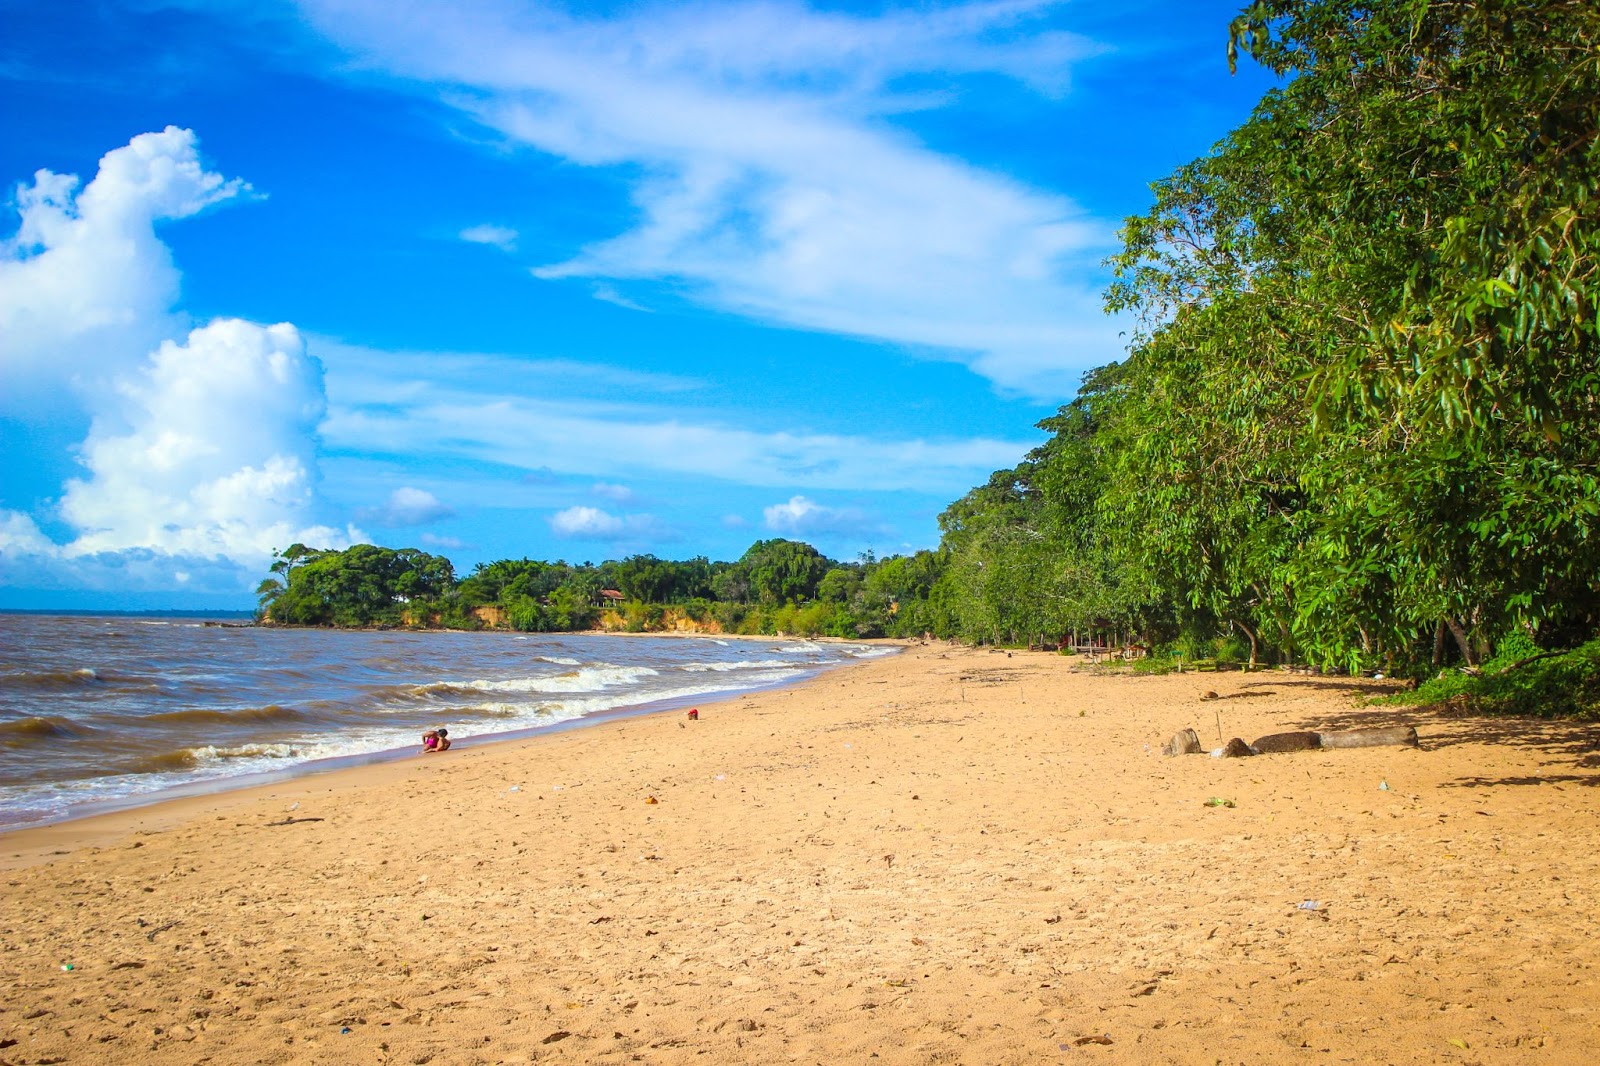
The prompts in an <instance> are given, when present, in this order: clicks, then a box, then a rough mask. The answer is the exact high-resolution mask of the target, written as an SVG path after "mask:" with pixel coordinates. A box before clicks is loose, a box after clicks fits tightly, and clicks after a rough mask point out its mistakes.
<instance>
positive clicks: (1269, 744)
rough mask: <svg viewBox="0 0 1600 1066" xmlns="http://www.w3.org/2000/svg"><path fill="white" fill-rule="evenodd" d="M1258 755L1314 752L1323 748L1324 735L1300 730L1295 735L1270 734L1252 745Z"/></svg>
mask: <svg viewBox="0 0 1600 1066" xmlns="http://www.w3.org/2000/svg"><path fill="white" fill-rule="evenodd" d="M1250 746H1251V747H1252V748H1254V749H1255V750H1256V754H1257V755H1275V754H1277V753H1279V752H1285V751H1314V750H1315V749H1317V748H1320V747H1322V734H1321V733H1312V732H1310V731H1307V730H1300V731H1297V732H1294V733H1270V734H1268V735H1267V736H1264V737H1262V738H1260V739H1259V740H1257V741H1256V742H1255V743H1254V744H1252V745H1250Z"/></svg>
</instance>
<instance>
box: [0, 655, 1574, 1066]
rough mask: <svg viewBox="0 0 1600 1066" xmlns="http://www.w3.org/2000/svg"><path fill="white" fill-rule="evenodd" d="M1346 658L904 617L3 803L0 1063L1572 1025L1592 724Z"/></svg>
mask: <svg viewBox="0 0 1600 1066" xmlns="http://www.w3.org/2000/svg"><path fill="white" fill-rule="evenodd" d="M1362 684H1363V683H1360V682H1350V681H1347V680H1334V679H1320V678H1305V677H1295V676H1290V675H1287V674H1282V673H1259V674H1249V675H1246V674H1239V673H1232V674H1201V675H1196V674H1188V675H1184V676H1168V677H1159V678H1154V677H1153V678H1130V677H1099V676H1093V675H1091V674H1088V673H1080V672H1075V670H1074V668H1073V663H1072V662H1071V661H1069V660H1067V659H1064V658H1062V657H1060V656H1055V655H1046V654H1025V653H1022V652H1018V653H1016V654H1015V655H1014V656H1007V655H1006V654H1004V653H995V652H992V651H973V650H966V649H957V648H949V647H944V646H926V647H916V648H912V649H910V650H909V651H907V652H906V653H905V654H903V655H900V656H897V657H894V658H892V659H886V660H879V661H875V662H871V663H867V664H863V665H860V666H855V667H850V668H846V669H842V670H839V671H836V672H834V673H831V674H828V675H826V676H824V677H822V678H820V679H818V680H816V681H814V682H811V683H809V684H806V685H804V686H801V687H799V688H796V689H791V690H786V691H778V692H771V693H765V694H760V695H756V696H752V697H748V698H740V699H735V700H732V701H729V702H727V703H724V704H721V705H707V706H705V707H703V708H702V709H701V720H700V721H699V722H698V723H689V722H685V720H684V715H683V714H682V713H680V712H674V713H663V714H659V715H654V716H649V717H642V718H634V719H629V720H622V721H614V722H608V723H604V724H600V725H596V726H593V727H590V728H586V729H582V730H576V731H573V732H569V733H565V734H560V735H554V736H548V737H543V738H539V739H536V740H532V741H523V742H514V743H505V744H497V745H485V746H481V747H477V748H467V749H465V750H461V749H458V750H457V751H452V752H450V753H448V754H447V755H445V756H442V757H429V758H427V759H420V758H419V759H416V760H413V761H408V762H406V763H403V764H398V765H388V766H377V767H368V768H363V769H358V770H353V771H347V772H341V773H339V774H335V775H329V776H324V777H317V778H308V779H303V780H300V781H297V782H294V783H291V784H287V785H278V786H273V787H270V788H263V789H256V790H252V791H246V792H237V793H230V794H226V795H221V796H213V797H209V798H204V799H199V800H191V801H185V802H183V803H180V804H176V805H167V806H164V807H157V808H147V809H145V810H141V811H136V812H131V813H127V814H123V815H118V816H114V817H111V818H102V819H99V820H97V821H95V822H80V823H74V824H71V825H68V826H63V827H57V828H55V829H51V830H44V831H29V832H22V833H17V834H12V835H10V836H8V837H5V838H3V839H0V858H4V859H5V860H6V862H7V863H8V864H9V866H10V869H9V870H7V871H6V872H5V873H4V874H0V876H3V877H5V879H6V882H7V886H6V887H5V889H4V897H3V898H4V909H3V915H0V946H3V950H0V1037H3V1040H0V1061H4V1062H10V1063H22V1062H27V1063H39V1062H62V1063H97V1062H117V1063H132V1062H137V1063H147V1062H155V1063H160V1062H185V1063H189V1062H216V1063H252V1064H253V1063H279V1062H297V1063H299V1062H305V1063H387V1062H394V1063H424V1062H433V1063H495V1062H530V1061H536V1062H571V1063H591V1062H593V1063H627V1062H645V1063H660V1064H671V1063H769V1062H770V1063H780V1062H805V1063H825V1064H830V1066H832V1064H838V1063H882V1064H885V1066H887V1064H895V1063H972V1064H985V1066H988V1064H997V1063H1112V1062H1124V1063H1163V1062H1176V1063H1208V1064H1209V1063H1216V1062H1223V1063H1251V1064H1255V1063H1267V1062H1302V1061H1303V1062H1358V1063H1369V1062H1392V1063H1429V1062H1443V1063H1473V1062H1481V1063H1528V1062H1538V1063H1589V1062H1593V1061H1595V1056H1596V1050H1595V1048H1596V1037H1597V1023H1600V986H1597V977H1600V970H1597V968H1596V967H1597V965H1600V946H1597V941H1596V938H1595V936H1594V932H1595V930H1594V920H1595V893H1596V888H1597V886H1600V788H1597V787H1595V786H1596V785H1597V784H1600V733H1597V731H1596V730H1595V729H1594V728H1592V727H1585V726H1575V725H1570V724H1559V725H1552V724H1539V723H1525V722H1497V721H1483V720H1479V719H1460V718H1456V719H1452V718H1448V717H1444V716H1439V715H1430V714H1425V713H1424V714H1417V713H1409V714H1406V715H1403V716H1402V715H1394V714H1392V713H1390V712H1386V711H1366V710H1359V709H1357V705H1356V703H1355V702H1354V701H1353V700H1352V698H1351V693H1352V691H1353V690H1355V689H1357V688H1358V687H1360V686H1361V685H1362ZM1364 684H1365V685H1366V686H1367V687H1368V688H1369V689H1370V688H1371V687H1372V683H1370V682H1368V683H1364ZM1207 689H1214V690H1216V691H1217V693H1218V694H1219V697H1220V698H1218V699H1215V700H1210V701H1206V700H1202V699H1201V698H1200V697H1201V694H1202V693H1203V692H1204V691H1205V690H1207ZM1217 715H1220V717H1221V720H1222V725H1223V728H1224V730H1225V731H1226V733H1227V734H1228V735H1229V736H1235V735H1237V736H1242V737H1244V738H1246V739H1253V738H1255V737H1256V736H1259V735H1262V734H1265V733H1269V732H1275V731H1281V730H1286V729H1293V728H1318V727H1332V726H1344V725H1351V724H1360V723H1366V722H1373V723H1387V722H1390V721H1393V720H1394V719H1396V718H1399V717H1404V718H1405V719H1406V720H1409V721H1413V722H1415V724H1416V725H1417V727H1418V729H1419V731H1420V732H1421V735H1422V740H1423V747H1422V750H1411V749H1404V748H1384V749H1364V750H1352V751H1327V752H1306V753H1300V754H1293V755H1275V756H1260V757H1256V758H1251V759H1239V760H1217V759H1211V758H1208V757H1206V756H1204V755H1191V756H1186V757H1182V758H1177V759H1169V758H1164V757H1162V756H1161V755H1160V754H1159V748H1160V745H1161V743H1162V742H1163V741H1164V740H1165V739H1166V738H1167V737H1168V736H1170V735H1171V734H1172V733H1173V732H1174V731H1176V730H1177V729H1179V728H1182V727H1185V726H1193V727H1195V728H1196V729H1197V730H1198V731H1199V732H1200V733H1201V735H1202V737H1204V738H1205V739H1206V740H1207V742H1208V743H1215V737H1216V734H1217V725H1216V716H1217ZM1384 782H1387V786H1388V787H1387V789H1384V788H1382V787H1381V785H1382V783H1384ZM650 797H654V798H655V799H656V800H657V801H658V802H656V803H650V802H649V800H650ZM1211 797H1218V798H1223V799H1229V800H1232V801H1233V802H1234V804H1235V806H1233V807H1231V808H1229V807H1207V806H1205V805H1204V804H1205V801H1206V800H1207V799H1209V798H1211ZM295 804H298V806H294V805H295ZM55 852H59V854H52V853H55ZM1307 900H1315V901H1317V902H1318V903H1319V904H1320V906H1319V908H1318V909H1317V910H1315V911H1308V910H1300V909H1297V907H1296V905H1297V904H1299V903H1301V902H1303V901H1307ZM67 963H70V964H71V965H72V967H73V968H72V969H71V970H70V971H68V970H64V969H63V965H64V964H67ZM1086 1038H1093V1040H1095V1041H1099V1042H1086Z"/></svg>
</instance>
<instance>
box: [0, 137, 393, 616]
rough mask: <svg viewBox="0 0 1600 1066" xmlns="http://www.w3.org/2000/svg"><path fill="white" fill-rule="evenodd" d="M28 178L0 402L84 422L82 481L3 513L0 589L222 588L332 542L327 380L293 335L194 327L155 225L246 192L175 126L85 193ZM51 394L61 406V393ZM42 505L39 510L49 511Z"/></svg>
mask: <svg viewBox="0 0 1600 1066" xmlns="http://www.w3.org/2000/svg"><path fill="white" fill-rule="evenodd" d="M79 186H80V182H79V179H78V178H77V177H75V176H72V175H61V174H55V173H52V172H50V171H47V170H41V171H38V172H37V173H36V174H35V175H34V178H33V181H32V182H31V183H30V184H25V185H22V186H20V187H19V189H18V191H17V194H16V201H15V202H16V205H17V209H18V213H19V216H20V223H19V227H18V229H17V232H16V234H15V235H14V236H13V237H12V238H10V239H8V240H6V241H4V242H3V244H0V338H3V340H4V344H3V345H0V363H3V368H4V372H5V376H6V388H5V389H4V390H0V392H3V394H4V396H5V400H4V402H3V403H0V407H4V408H5V409H6V413H7V414H14V413H15V412H13V411H12V410H11V408H12V407H13V406H15V407H16V408H18V409H20V410H21V411H23V412H24V415H23V416H24V417H32V418H37V417H38V414H37V412H38V411H39V410H40V409H41V408H40V407H39V405H38V404H37V403H36V401H37V399H38V397H40V396H49V397H51V398H52V406H50V407H49V408H48V410H50V411H51V412H52V417H53V418H54V417H60V416H62V415H63V413H64V412H65V411H66V410H69V409H70V410H71V411H72V412H73V415H74V416H83V417H85V422H87V424H88V427H89V428H88V435H87V437H86V438H85V439H84V440H82V442H81V443H79V444H78V446H77V448H76V449H75V451H76V455H77V458H78V461H79V463H80V464H81V465H82V466H83V468H84V473H83V475H82V476H80V477H75V478H71V479H69V480H68V481H67V482H66V484H65V485H64V486H63V487H62V492H61V496H60V499H59V501H58V502H56V503H55V504H54V505H53V510H52V511H51V516H52V517H53V518H56V519H59V520H60V524H64V525H65V526H66V527H67V529H68V531H69V532H68V533H67V535H66V536H65V537H64V538H62V539H61V540H60V541H57V540H54V539H52V538H50V537H47V536H45V535H44V533H43V532H42V531H41V530H40V528H39V524H38V522H37V520H36V517H35V516H34V515H28V514H22V513H19V512H14V511H8V512H4V513H0V584H18V583H23V582H26V583H29V584H33V585H36V586H38V587H50V588H93V589H113V588H115V589H127V588H140V587H148V588H156V589H160V588H173V587H175V586H182V587H185V588H189V589H199V590H202V591H204V590H214V591H229V590H238V589H240V588H247V587H249V586H251V585H253V584H254V579H257V578H259V577H260V570H261V569H262V568H264V566H265V564H266V561H267V559H268V557H269V556H270V554H271V552H272V551H273V550H274V549H275V548H281V547H286V546H288V545H289V544H291V543H293V542H294V541H296V540H301V541H306V542H309V543H314V544H316V545H318V546H319V547H342V546H344V545H347V544H349V543H351V542H352V541H354V540H359V539H362V536H361V534H360V533H359V532H358V531H357V530H354V529H351V528H345V529H337V528H334V527H332V526H330V525H325V524H321V523H319V522H318V521H317V512H318V511H319V506H318V499H317V483H318V479H319V477H320V474H319V466H318V448H319V438H318V429H319V426H320V423H321V421H322V418H323V416H324V414H325V412H326V409H327V402H326V398H325V395H324V389H323V376H322V367H321V365H320V364H319V363H318V362H317V360H316V359H314V358H312V357H311V356H310V355H309V354H308V353H307V351H306V346H305V342H304V340H303V339H302V338H301V336H300V334H299V332H298V331H297V330H296V329H295V328H294V326H292V325H289V324H287V323H282V324H279V325H273V326H265V325H259V324H256V323H252V322H246V321H242V320H239V319H228V318H223V319H218V320H216V321H214V322H211V323H210V324H208V325H205V326H202V327H200V328H196V329H193V330H189V329H187V316H185V315H184V314H183V313H182V312H181V311H180V310H179V309H177V308H176V307H175V306H174V305H175V302H176V300H177V296H178V291H179V282H180V280H181V276H180V274H179V272H178V269H177V267H176V265H175V264H174V262H173V260H172V255H171V252H170V250H169V249H168V247H167V246H166V244H165V243H164V242H162V241H161V239H160V238H159V237H158V236H157V235H156V231H155V226H156V224H157V223H158V222H162V221H168V220H174V219H182V218H187V217H190V216H192V215H195V214H197V213H199V212H201V211H203V210H205V209H206V208H208V207H210V206H213V205H216V204H220V203H223V202H225V201H228V200H234V199H239V198H241V197H246V196H248V195H250V194H251V189H250V186H249V185H248V184H246V183H245V182H244V181H242V180H240V179H237V178H232V179H230V178H225V177H223V176H222V175H221V174H219V173H216V172H214V171H210V170H207V169H206V167H205V166H204V165H203V164H202V162H201V160H200V154H199V141H198V138H197V137H196V136H195V134H194V133H193V132H192V131H190V130H186V129H179V128H177V127H175V126H168V127H167V128H166V129H164V130H162V131H160V132H158V133H142V134H139V135H138V136H136V137H134V138H133V139H132V140H130V141H129V142H128V144H127V145H125V146H123V147H121V148H116V149H114V150H112V151H110V152H107V153H106V154H105V156H103V157H102V158H101V160H100V164H99V169H98V171H97V173H96V174H95V177H94V178H93V180H91V181H90V182H89V183H88V184H87V185H84V186H82V188H81V189H80V188H79ZM63 397H65V398H66V399H65V400H63ZM50 507H51V505H48V504H46V505H41V506H38V507H36V510H38V511H39V512H40V514H43V513H44V512H45V510H46V509H47V508H50Z"/></svg>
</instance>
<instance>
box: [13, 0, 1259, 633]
mask: <svg viewBox="0 0 1600 1066" xmlns="http://www.w3.org/2000/svg"><path fill="white" fill-rule="evenodd" d="M1236 10H1237V6H1236V4H1233V3H1225V2H1220V3H1219V2H1208V0H1199V2H1168V0H1161V2H1147V3H1141V2H1137V0H1135V2H1128V3H1122V4H1118V5H1106V4H1100V3H1086V2H1077V3H1042V2H1029V0H1002V2H974V3H949V4H917V5H892V4H887V5H886V4H861V5H856V4H828V5H821V4H812V5H807V4H803V3H798V2H770V3H670V4H652V3H619V4H595V3H590V4H567V5H562V4H541V3H532V2H510V0H483V2H480V0H466V2H458V3H453V4H450V5H443V4H432V3H409V2H396V0H306V2H303V3H298V4H295V3H283V4H275V3H271V2H264V0H255V2H248V3H246V2H239V3H234V2H230V0H212V2H199V0H193V2H185V0H166V2H162V0H130V2H124V3H112V2H95V0H88V2H86V3H82V4H71V5H65V4H60V3H56V2H53V0H45V2H31V3H30V2H16V0H0V25H3V26H4V27H5V32H4V33H3V34H0V182H3V183H4V187H5V189H6V196H5V202H4V204H3V205H0V361H3V367H4V389H3V391H0V448H3V454H4V469H5V478H4V480H3V483H0V607H49V606H59V607H90V606H104V607H168V606H190V607H231V606H239V607H246V606H250V605H252V604H253V597H252V595H251V590H252V589H253V588H254V585H255V584H256V582H257V581H258V580H259V579H260V577H261V576H262V574H263V572H264V569H265V566H266V563H267V560H268V557H269V554H270V552H271V550H272V549H273V548H277V547H283V546H285V545H287V544H288V543H290V542H291V541H293V540H303V541H306V542H307V543H312V544H316V545H319V546H342V545H345V544H349V543H352V542H354V541H361V540H370V541H372V542H375V543H380V544H387V545H391V546H416V547H422V548H424V549H427V550H430V551H436V552H440V553H442V554H445V555H448V556H449V557H450V558H451V559H452V560H453V561H454V562H455V563H456V565H457V567H458V569H459V570H461V571H463V572H465V571H466V570H468V569H470V567H471V566H472V565H473V564H474V563H476V562H479V561H485V560H490V559H495V558H502V557H507V556H517V557H520V556H524V555H527V556H531V557H534V558H549V559H554V558H565V559H568V560H571V561H574V562H581V561H585V560H593V561H599V560H601V559H605V558H620V557H622V556H624V555H627V554H632V553H634V552H653V553H655V554H657V555H662V556H667V557H674V558H682V557H687V556H691V555H700V554H704V555H708V556H710V557H712V558H724V559H727V558H736V557H737V556H738V555H739V554H740V553H742V552H743V550H744V549H745V548H746V547H747V546H748V545H749V544H750V543H751V542H752V541H754V540H756V539H758V538H764V537H772V536H788V537H794V538H797V539H803V540H808V541H810V542H811V543H813V544H816V545H817V546H818V547H819V548H820V549H822V550H823V551H824V552H826V553H828V554H830V555H832V556H834V557H837V558H853V557H854V556H855V555H856V554H857V553H859V552H862V551H865V550H868V549H870V550H873V551H876V552H877V553H878V554H880V555H885V554H891V553H896V552H906V551H911V550H915V549H918V548H923V547H930V546H932V545H933V544H935V543H937V540H938V526H937V516H938V513H939V512H940V510H942V509H943V507H944V506H945V505H946V504H947V503H948V502H949V501H951V500H952V499H954V498H956V497H957V496H959V495H960V494H961V493H963V492H964V491H966V489H967V488H969V487H970V486H972V485H973V484H976V483H978V482H980V481H982V480H984V479H985V478H986V477H987V476H988V474H989V472H990V471H991V470H993V469H996V468H999V467H1002V466H1009V465H1011V464H1013V463H1015V462H1016V461H1017V460H1018V459H1019V458H1020V457H1021V456H1022V455H1023V454H1024V453H1025V452H1026V451H1027V450H1028V449H1029V448H1030V447H1032V446H1033V445H1034V444H1036V443H1038V441H1039V440H1040V439H1041V438H1040V434H1039V433H1038V431H1037V430H1036V429H1034V428H1033V427H1034V423H1036V422H1037V421H1038V420H1039V419H1041V418H1043V417H1045V416H1047V415H1049V414H1050V413H1052V412H1053V411H1054V410H1055V408H1056V407H1057V406H1059V405H1060V404H1061V403H1064V402H1066V401H1067V400H1069V399H1070V398H1071V396H1072V393H1073V390H1074V388H1075V386H1076V384H1077V382H1078V379H1079V376H1080V375H1081V373H1082V372H1083V371H1084V370H1085V369H1088V368H1090V367H1092V366H1097V365H1100V364H1102V363H1105V362H1107V361H1109V360H1112V359H1115V358H1118V357H1119V356H1120V353H1121V345H1122V340H1121V337H1120V332H1121V330H1122V329H1123V328H1124V326H1125V324H1124V323H1121V322H1118V321H1115V320H1113V319H1110V318H1107V317H1106V316H1105V315H1104V314H1103V313H1102V312H1101V309H1100V295H1101V292H1102V290H1103V289H1104V286H1105V283H1106V280H1107V278H1106V274H1105V271H1104V268H1103V267H1102V266H1101V262H1102V260H1103V258H1104V257H1105V256H1106V255H1107V254H1108V253H1109V252H1110V251H1112V250H1113V249H1114V247H1115V235H1116V230H1117V227H1118V225H1119V224H1120V221H1121V219H1122V218H1123V217H1125V216H1127V215H1128V214H1131V213H1135V212H1138V211H1140V210H1142V209H1144V208H1145V207H1146V206H1147V205H1148V202H1149V188H1148V185H1149V182H1151V181H1152V180H1155V179H1157V178H1159V177H1162V176H1164V175H1166V174H1167V173H1169V172H1170V171H1171V170H1173V169H1174V168H1175V167H1176V166H1178V165H1180V164H1182V163H1183V162H1185V161H1187V160H1189V159H1192V158H1194V157H1195V156H1197V155H1199V154H1201V153H1203V152H1204V151H1205V150H1206V148H1207V147H1208V146H1209V145H1210V144H1211V143H1213V142H1214V141H1216V140H1217V139H1218V138H1219V137H1221V136H1222V135H1223V134H1225V133H1226V132H1227V131H1228V130H1229V129H1231V128H1233V127H1234V126H1236V125H1238V124H1239V123H1240V122H1241V121H1242V120H1243V119H1244V118H1245V117H1246V116H1247V114H1248V112H1249V109H1250V107H1251V106H1252V105H1253V104H1254V102H1255V101H1256V100H1257V99H1258V98H1259V97H1260V95H1261V93H1262V92H1263V91H1265V89H1266V88H1267V87H1268V84H1269V83H1268V82H1267V80H1266V78H1265V77H1264V75H1263V74H1262V73H1261V72H1260V71H1258V70H1256V69H1254V68H1253V67H1251V66H1250V65H1249V64H1248V63H1246V64H1243V65H1241V68H1240V71H1239V73H1238V75H1236V76H1233V77H1230V76H1229V74H1228V72H1227V68H1226V63H1225V58H1224V46H1225V43H1226V32H1227V30H1226V27H1227V22H1228V20H1229V18H1230V17H1231V16H1232V15H1233V14H1234V13H1236Z"/></svg>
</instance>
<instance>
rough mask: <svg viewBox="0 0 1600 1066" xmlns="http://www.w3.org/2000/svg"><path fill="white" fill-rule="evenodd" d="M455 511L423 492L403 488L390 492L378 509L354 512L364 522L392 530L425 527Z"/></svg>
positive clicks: (407, 486)
mask: <svg viewBox="0 0 1600 1066" xmlns="http://www.w3.org/2000/svg"><path fill="white" fill-rule="evenodd" d="M454 514H455V511H454V510H453V509H452V508H450V507H449V506H447V505H445V504H444V503H441V502H440V501H439V498H438V497H437V496H435V495H434V494H433V493H431V492H429V491H428V490H426V489H419V488H414V487H412V486H410V485H403V486H401V487H400V488H398V489H395V490H394V491H393V492H391V493H389V498H388V499H387V500H385V501H384V502H383V504H382V505H381V506H378V507H368V508H364V509H362V510H360V511H357V512H356V517H357V518H358V519H360V520H361V521H363V522H372V523H374V524H376V525H380V526H384V527H386V528H390V529H394V528H398V527H401V526H424V525H427V524H428V523H430V522H437V521H439V520H441V519H444V518H449V517H451V516H452V515H454Z"/></svg>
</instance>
